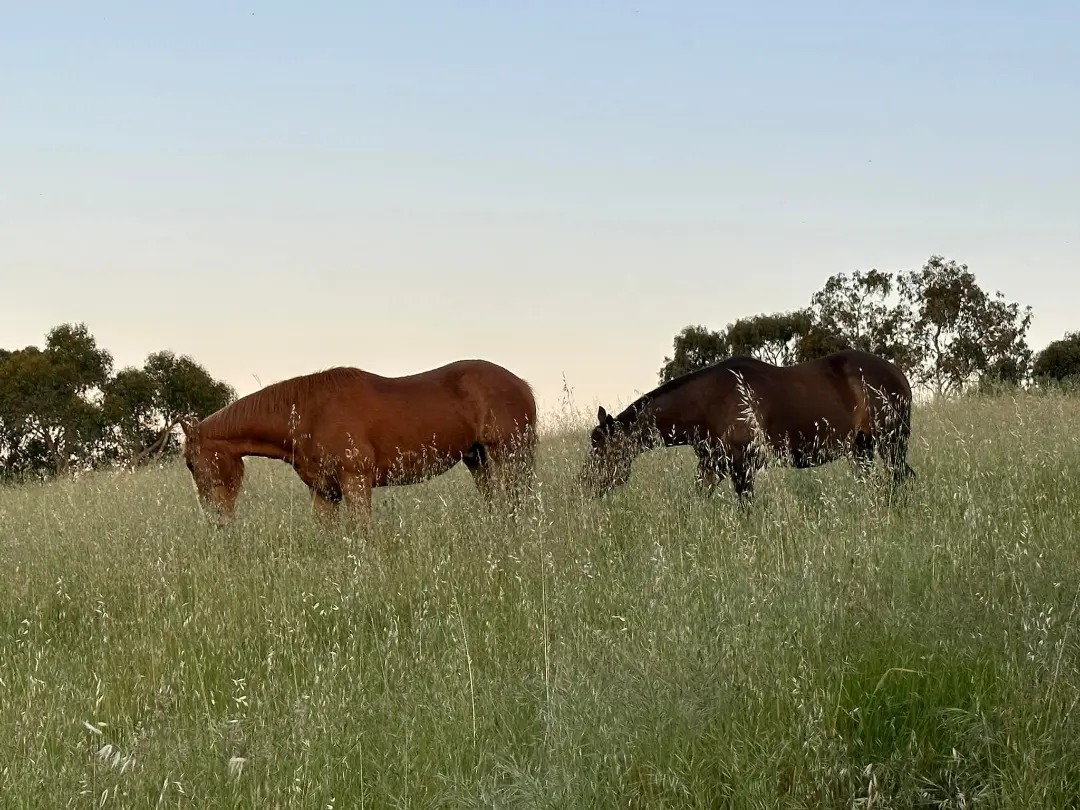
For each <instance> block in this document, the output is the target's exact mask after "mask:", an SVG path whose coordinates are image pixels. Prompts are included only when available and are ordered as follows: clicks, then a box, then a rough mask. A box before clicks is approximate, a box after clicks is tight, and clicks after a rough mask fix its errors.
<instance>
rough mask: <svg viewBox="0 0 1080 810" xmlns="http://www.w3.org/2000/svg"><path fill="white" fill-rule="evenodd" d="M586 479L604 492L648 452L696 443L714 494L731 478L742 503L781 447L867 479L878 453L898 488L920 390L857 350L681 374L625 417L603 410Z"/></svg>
mask: <svg viewBox="0 0 1080 810" xmlns="http://www.w3.org/2000/svg"><path fill="white" fill-rule="evenodd" d="M597 419H598V422H599V424H597V426H596V427H595V428H594V429H593V431H592V435H591V448H590V454H589V458H588V460H587V462H586V465H585V469H584V470H583V471H582V481H583V483H584V484H586V486H588V487H590V488H591V489H592V490H593V492H594V494H596V495H600V494H603V493H604V492H606V491H608V490H609V489H611V488H612V487H615V486H619V485H621V484H623V483H625V482H626V480H627V479H628V478H629V476H630V465H631V462H632V461H633V459H634V458H635V457H636V456H637V455H638V454H640V453H641V452H643V451H645V450H648V449H651V448H653V447H657V446H665V447H672V446H676V445H690V446H691V447H693V448H694V450H695V452H696V453H697V457H698V482H699V484H700V485H701V487H702V489H704V490H712V489H714V488H715V487H716V485H717V484H718V483H719V482H720V481H722V480H723V479H724V478H725V477H726V476H728V475H730V476H731V479H732V484H733V486H734V489H735V492H736V494H737V495H739V496H740V500H743V499H744V498H749V497H750V496H751V495H752V494H753V487H754V473H755V471H756V470H758V469H761V468H762V467H763V466H764V465H765V463H766V460H767V457H768V455H769V453H770V451H771V453H772V454H774V456H780V457H786V458H787V459H789V460H790V462H791V463H792V465H793V466H795V467H798V468H806V467H816V466H818V465H821V464H825V463H828V462H830V461H833V460H835V459H838V458H842V457H845V456H846V457H848V458H851V459H853V460H854V461H855V462H856V465H857V471H858V472H859V474H860V475H862V474H863V473H864V472H865V471H867V470H868V469H869V468H870V467H872V465H873V463H874V452H875V449H876V450H877V452H878V453H879V454H880V455H881V457H882V459H884V461H885V464H886V466H887V467H888V468H889V470H890V471H891V473H892V479H893V482H894V484H899V483H901V482H902V481H903V480H904V479H905V478H907V477H908V476H911V475H914V470H912V469H911V467H910V466H909V465H908V463H907V445H908V438H909V436H910V434H911V386H910V384H909V383H908V380H907V378H906V377H905V375H904V373H903V372H902V371H901V370H900V369H899V368H898V367H897V366H896V365H894V364H893V363H891V362H889V361H888V360H885V359H884V358H881V357H878V356H876V355H873V354H869V353H867V352H862V351H857V350H854V349H845V350H843V351H839V352H835V353H833V354H829V355H827V356H825V357H821V358H819V359H816V360H810V361H807V362H803V363H797V364H795V365H791V366H774V365H772V364H770V363H765V362H762V361H761V360H757V359H754V358H751V357H733V358H730V359H728V360H724V361H722V362H720V363H717V364H715V365H713V366H709V367H707V368H704V369H701V370H699V371H694V372H691V373H690V374H686V375H684V376H682V377H677V378H676V379H674V380H671V381H670V382H668V383H665V384H664V385H661V386H660V387H658V388H656V389H654V390H652V391H650V392H649V393H648V394H645V395H644V396H642V397H641V398H639V399H638V400H636V401H635V402H633V403H632V404H631V405H630V406H629V407H627V408H626V409H625V410H624V411H623V412H622V413H620V414H619V415H618V416H614V417H613V416H611V415H610V414H608V413H607V412H606V411H605V410H604V409H603V408H602V407H601V408H600V409H599V411H598V412H597Z"/></svg>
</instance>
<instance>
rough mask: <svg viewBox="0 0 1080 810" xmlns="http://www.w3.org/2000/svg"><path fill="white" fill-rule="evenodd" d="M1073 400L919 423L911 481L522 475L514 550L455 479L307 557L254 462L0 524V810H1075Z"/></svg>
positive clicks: (662, 463)
mask: <svg viewBox="0 0 1080 810" xmlns="http://www.w3.org/2000/svg"><path fill="white" fill-rule="evenodd" d="M1078 436H1080V399H1076V398H1073V399H1069V398H1067V397H1065V396H1061V395H1041V396H1035V395H1027V394H1023V395H1019V396H1018V397H1017V398H1015V399H1014V398H1012V397H1007V396H1006V397H996V398H973V399H968V400H961V401H955V402H948V403H941V404H936V405H928V406H923V407H920V408H918V409H917V410H916V413H915V424H914V440H913V448H912V454H911V462H912V465H913V467H914V468H915V469H916V471H917V473H918V478H917V479H916V480H915V481H914V483H912V484H910V485H909V486H908V487H907V489H906V491H905V492H904V493H903V494H902V495H901V496H899V497H897V498H895V499H890V497H889V493H888V489H886V488H884V487H878V488H869V489H867V488H863V487H860V486H859V485H858V484H857V483H856V482H855V480H854V479H853V477H852V475H851V469H850V467H849V466H848V465H847V464H846V463H843V462H841V463H837V464H834V465H832V466H830V467H827V468H823V469H819V470H812V471H791V470H773V471H769V472H767V473H765V474H764V475H762V476H761V477H760V479H759V483H758V488H757V496H758V497H757V500H756V503H755V504H754V506H753V508H752V509H750V510H745V511H743V510H739V509H738V508H737V507H736V505H735V503H734V499H733V496H732V494H731V490H730V487H725V488H724V489H723V490H722V491H721V493H720V494H719V496H718V497H715V498H713V499H711V500H705V499H702V498H701V497H699V496H698V494H697V492H696V491H695V488H694V485H693V474H694V463H693V462H694V459H693V457H692V455H691V454H690V453H689V452H687V451H657V452H654V453H651V454H649V455H648V456H645V457H643V458H642V459H640V460H639V461H638V462H637V464H636V465H635V468H634V474H633V476H632V478H631V481H630V483H629V484H628V485H627V486H626V487H625V488H623V489H622V490H619V491H617V492H616V493H614V494H613V495H612V496H611V497H610V498H608V499H606V500H604V501H599V502H591V501H589V502H586V501H583V500H582V499H581V497H580V495H579V494H577V493H576V491H575V488H574V482H573V477H574V475H575V474H576V472H577V469H578V467H579V464H580V461H581V457H582V453H583V452H584V447H585V440H586V432H585V430H584V429H583V428H578V429H576V430H574V431H569V430H563V431H561V432H559V431H556V432H554V433H551V434H549V435H547V436H545V438H544V439H543V440H542V442H541V445H540V459H539V463H540V482H541V484H540V499H539V503H538V505H536V507H535V509H534V512H533V514H532V515H530V516H529V517H528V518H526V519H524V520H522V521H520V522H518V523H511V522H508V521H506V520H503V519H501V518H499V517H498V516H490V515H487V514H486V513H485V512H484V511H483V510H482V509H481V508H480V502H479V499H478V496H477V494H476V492H475V489H474V488H473V486H472V482H471V480H470V479H469V477H468V475H467V473H465V471H464V470H462V469H455V470H454V471H452V472H451V473H450V474H448V475H446V476H444V477H443V478H442V479H439V480H436V481H434V482H431V483H428V484H424V485H421V486H414V487H409V488H402V489H397V490H393V491H384V492H379V493H378V494H377V496H376V498H375V531H374V533H373V535H372V536H371V537H370V538H368V539H364V540H361V539H358V538H356V537H349V536H346V535H345V534H344V533H343V532H335V533H333V534H327V533H324V532H321V531H320V530H319V529H318V527H317V524H316V523H315V521H314V518H313V516H312V510H311V507H310V503H309V501H308V500H307V497H306V491H305V490H304V488H303V487H302V485H301V484H300V483H299V481H298V480H296V478H295V476H294V474H293V473H292V472H291V470H289V469H288V468H286V467H285V466H284V465H281V464H277V463H272V462H262V463H258V462H249V475H248V479H247V482H246V489H245V492H244V495H243V496H242V498H241V506H240V514H239V518H238V521H237V524H236V525H235V526H233V527H231V528H229V529H227V530H216V529H213V528H211V527H209V526H207V525H206V524H205V523H204V522H203V520H202V517H201V514H200V512H199V510H198V506H197V503H196V500H195V495H194V491H193V488H192V485H191V482H190V478H189V476H188V474H187V471H186V470H185V469H184V468H183V466H182V465H181V464H179V463H176V464H170V465H169V466H167V467H165V468H162V469H153V470H148V471H145V472H140V473H138V474H134V475H126V474H125V475H117V474H112V473H96V474H90V475H87V476H85V477H83V478H82V479H81V480H79V481H75V482H69V481H65V482H59V483H53V484H49V485H41V486H38V485H33V486H26V487H22V488H7V489H0V536H2V543H0V630H2V635H0V729H2V732H0V806H2V807H4V808H20V807H50V808H51V807H91V806H103V807H132V808H137V807H198V808H209V807H260V808H272V807H305V808H308V807H310V808H331V807H333V808H345V807H349V808H352V807H371V808H377V807H412V808H426V807H549V808H578V807H581V808H593V807H597V808H607V807H672V808H674V807H680V808H683V807H688V808H694V807H709V808H717V807H739V808H741V807H785V808H798V807H924V806H925V807H930V806H942V807H1025V808H1028V807H1067V806H1076V805H1077V803H1078V802H1080V722H1078V718H1077V711H1076V709H1077V702H1078V694H1080V693H1078V689H1080V671H1078V665H1080V631H1078V629H1077V627H1076V618H1077V616H1076V610H1077V595H1078V586H1080V539H1078V538H1077V533H1078V532H1080V441H1078V439H1077V437H1078Z"/></svg>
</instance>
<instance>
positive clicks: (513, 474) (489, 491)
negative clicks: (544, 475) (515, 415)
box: [462, 438, 535, 512]
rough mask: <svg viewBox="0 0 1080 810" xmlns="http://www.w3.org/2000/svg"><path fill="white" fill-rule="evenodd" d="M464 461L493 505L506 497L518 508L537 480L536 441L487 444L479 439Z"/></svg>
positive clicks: (486, 498) (488, 501)
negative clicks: (535, 462)
mask: <svg viewBox="0 0 1080 810" xmlns="http://www.w3.org/2000/svg"><path fill="white" fill-rule="evenodd" d="M462 461H463V462H464V463H465V466H466V467H467V468H468V470H469V472H471V473H472V476H473V480H474V481H475V482H476V488H477V489H478V490H479V491H480V494H481V496H482V497H483V498H484V500H485V501H486V502H487V503H488V504H489V505H494V504H495V503H496V501H498V500H500V499H501V500H505V501H506V503H507V505H508V506H509V507H510V509H511V511H513V512H517V511H518V509H519V508H520V507H521V505H522V504H523V502H524V501H525V499H526V496H527V495H528V494H529V493H531V492H532V488H533V483H534V480H535V464H534V443H533V442H532V441H530V440H528V439H527V438H523V439H522V440H520V441H516V442H514V441H511V442H503V443H500V444H493V445H484V444H481V443H479V442H478V443H476V444H474V445H473V446H472V448H470V450H469V452H467V453H466V454H465V455H464V456H463V457H462Z"/></svg>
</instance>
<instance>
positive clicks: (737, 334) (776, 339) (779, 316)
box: [659, 310, 816, 383]
mask: <svg viewBox="0 0 1080 810" xmlns="http://www.w3.org/2000/svg"><path fill="white" fill-rule="evenodd" d="M808 337H811V338H813V337H816V333H815V332H814V321H813V318H812V316H811V315H810V313H809V312H808V311H806V310H798V311H796V312H778V313H773V314H768V315H754V316H752V317H749V318H740V319H739V320H737V321H734V322H733V323H729V324H728V325H727V327H726V328H725V329H724V330H723V331H722V332H712V331H710V330H708V329H706V328H705V327H704V326H687V327H686V328H684V329H683V330H682V331H681V332H680V333H679V334H678V335H676V336H675V340H674V349H675V352H674V357H665V358H664V364H663V366H661V368H660V373H659V376H660V382H662V383H663V382H667V381H668V380H672V379H674V378H675V377H680V376H682V375H683V374H688V373H690V372H691V371H697V370H698V369H702V368H705V367H707V366H711V365H714V364H715V363H718V362H720V361H721V360H726V359H727V358H729V357H732V356H737V355H744V356H749V357H757V358H758V359H760V360H765V361H767V362H770V363H775V364H777V365H788V364H790V363H793V362H795V361H796V360H799V359H803V358H804V356H805V352H806V349H807V338H808Z"/></svg>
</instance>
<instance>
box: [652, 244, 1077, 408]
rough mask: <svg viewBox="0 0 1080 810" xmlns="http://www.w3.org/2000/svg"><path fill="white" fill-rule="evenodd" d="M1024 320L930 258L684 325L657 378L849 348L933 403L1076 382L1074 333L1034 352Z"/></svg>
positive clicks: (959, 271) (1025, 314)
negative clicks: (792, 301)
mask: <svg viewBox="0 0 1080 810" xmlns="http://www.w3.org/2000/svg"><path fill="white" fill-rule="evenodd" d="M1031 320H1032V310H1031V307H1029V306H1026V307H1021V305H1020V304H1018V303H1016V302H1014V301H1009V300H1007V299H1006V298H1005V297H1004V295H1003V294H1002V293H1001V292H996V293H995V294H993V295H990V294H989V293H987V292H986V291H985V290H983V289H982V287H980V286H979V284H978V282H977V280H976V278H975V275H974V273H972V272H971V271H970V270H969V269H968V266H967V265H966V264H957V263H956V262H955V261H953V260H949V261H946V260H945V259H944V257H942V256H937V255H934V256H931V257H930V258H929V259H928V260H927V262H926V263H925V264H924V265H923V266H922V267H921V268H920V269H918V270H911V271H907V272H897V273H892V272H883V271H881V270H868V271H860V270H856V271H854V272H852V273H850V274H847V273H838V274H836V275H833V276H830V277H829V279H828V280H827V281H826V282H825V284H824V286H823V287H822V288H821V289H820V290H818V291H817V292H816V293H814V294H813V296H811V298H810V301H809V304H808V305H807V306H806V307H804V308H802V309H799V310H795V311H793V312H777V313H768V314H760V315H753V316H750V317H745V318H740V319H738V320H736V321H734V322H733V323H730V324H728V325H727V327H725V328H724V329H722V330H719V331H714V330H710V329H707V328H706V327H704V326H700V325H688V326H686V327H684V328H683V329H682V331H680V332H679V333H678V334H677V335H676V336H675V338H674V341H673V346H674V352H673V355H672V356H671V357H665V358H664V362H663V365H662V366H661V367H660V371H659V378H660V382H661V383H663V382H667V381H668V380H671V379H674V378H675V377H678V376H681V375H683V374H687V373H689V372H691V371H695V370H697V369H700V368H704V367H706V366H709V365H712V364H714V363H717V362H720V361H721V360H725V359H727V358H728V357H732V356H737V355H750V356H753V357H757V358H759V359H761V360H766V361H768V362H771V363H775V364H777V365H790V364H792V363H796V362H801V361H805V360H811V359H814V358H816V357H821V356H823V355H825V354H828V353H830V352H833V351H836V350H839V349H843V348H855V349H862V350H864V351H869V352H873V353H874V354H878V355H881V356H882V357H886V358H888V359H890V360H892V361H893V362H895V363H896V364H897V365H899V366H900V367H901V368H902V369H903V370H904V371H905V373H907V374H908V376H909V377H910V379H911V381H912V384H913V386H915V387H916V388H921V389H923V390H927V391H930V392H932V393H934V394H937V395H947V394H952V393H960V392H962V391H965V390H969V389H971V388H972V387H986V386H993V385H1013V386H1019V385H1028V384H1037V385H1045V384H1049V383H1062V382H1066V381H1076V380H1080V332H1069V333H1066V334H1065V336H1064V337H1062V338H1061V339H1060V340H1056V341H1054V342H1052V343H1050V344H1049V345H1048V346H1046V347H1045V348H1044V349H1043V350H1042V351H1040V352H1038V353H1037V354H1035V353H1033V352H1032V350H1031V348H1030V346H1029V345H1028V342H1027V333H1028V329H1029V328H1030V326H1031Z"/></svg>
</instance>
